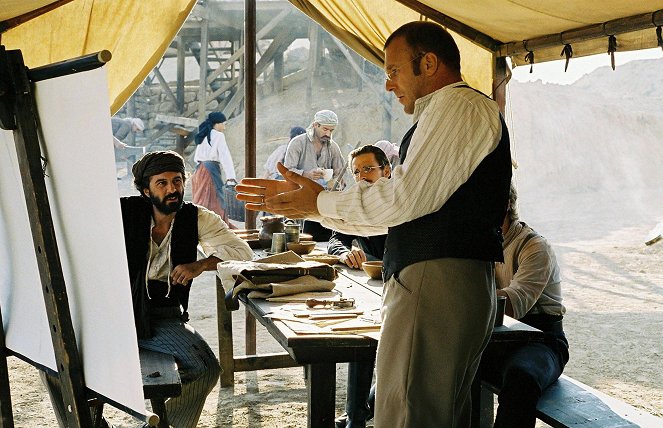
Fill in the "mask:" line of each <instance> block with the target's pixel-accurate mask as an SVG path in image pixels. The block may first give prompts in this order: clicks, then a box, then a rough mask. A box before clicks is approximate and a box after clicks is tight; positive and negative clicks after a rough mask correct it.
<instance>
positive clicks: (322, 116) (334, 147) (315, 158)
mask: <svg viewBox="0 0 663 428" xmlns="http://www.w3.org/2000/svg"><path fill="white" fill-rule="evenodd" d="M337 125H338V116H336V113H334V112H333V111H331V110H320V111H319V112H317V113H316V114H315V116H314V117H313V122H312V123H311V124H310V125H309V126H308V128H306V133H304V134H302V135H298V136H296V137H295V138H293V139H292V140H290V144H288V150H287V151H286V154H285V161H284V162H283V164H284V165H285V167H286V168H288V169H289V170H290V171H294V172H296V173H297V174H301V175H303V176H304V177H306V178H310V179H311V180H313V181H318V180H322V179H323V175H324V171H323V170H324V169H333V170H334V173H333V176H334V178H336V177H340V176H341V174H342V173H343V154H342V153H341V149H340V148H339V147H338V144H336V142H335V141H334V140H333V139H332V133H333V132H334V129H336V126H337ZM323 181H325V182H324V183H321V184H323V185H324V184H326V182H327V181H329V180H323Z"/></svg>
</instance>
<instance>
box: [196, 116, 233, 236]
mask: <svg viewBox="0 0 663 428" xmlns="http://www.w3.org/2000/svg"><path fill="white" fill-rule="evenodd" d="M225 123H226V116H225V115H224V114H223V113H221V112H218V111H215V112H212V113H210V114H209V115H208V116H207V119H206V120H205V121H204V122H203V123H201V124H200V126H199V127H198V134H197V135H196V152H195V153H194V155H193V159H194V161H195V162H196V170H195V171H194V173H193V176H192V177H191V191H192V194H193V196H192V198H191V199H192V201H193V203H194V204H198V205H202V206H204V207H205V208H207V209H209V210H212V211H214V212H215V213H217V214H218V215H220V216H221V218H223V221H225V222H226V223H227V224H228V225H229V226H230V227H231V228H234V226H232V225H231V224H230V222H229V221H228V214H227V213H226V209H225V203H224V202H227V201H224V200H223V187H224V186H225V183H226V182H227V181H228V180H231V181H236V180H237V176H236V175H235V166H234V165H233V158H232V156H231V155H230V150H229V149H228V144H226V137H225V135H224V133H223V132H224V131H225V130H226V124H225ZM221 169H223V176H222V174H221Z"/></svg>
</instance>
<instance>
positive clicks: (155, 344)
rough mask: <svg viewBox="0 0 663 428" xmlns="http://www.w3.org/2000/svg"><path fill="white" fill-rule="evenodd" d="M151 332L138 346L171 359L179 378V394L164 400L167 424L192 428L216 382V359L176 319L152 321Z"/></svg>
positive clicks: (179, 427)
mask: <svg viewBox="0 0 663 428" xmlns="http://www.w3.org/2000/svg"><path fill="white" fill-rule="evenodd" d="M152 331H153V333H154V335H153V336H152V337H151V338H149V339H141V340H139V341H138V346H139V347H140V348H143V349H149V350H150V351H156V352H162V353H164V354H170V355H172V356H174V357H175V361H176V362H177V366H178V369H179V372H180V377H181V379H182V394H181V395H180V396H179V397H174V398H171V399H169V400H168V401H166V412H167V413H168V421H169V423H170V425H172V426H173V428H194V427H195V426H196V425H197V424H198V419H199V418H200V414H201V413H202V412H203V406H204V405H205V399H206V398H207V396H208V395H209V393H210V392H211V391H212V389H214V386H215V385H216V382H217V381H218V380H219V373H220V371H221V370H220V367H219V360H217V358H216V356H215V355H214V352H212V350H211V349H210V347H209V345H208V344H207V342H205V339H203V337H202V336H201V335H200V334H198V333H197V332H196V331H195V330H194V329H193V327H191V326H190V325H189V324H187V323H185V322H183V321H181V320H180V319H179V318H165V319H156V320H155V319H153V320H152Z"/></svg>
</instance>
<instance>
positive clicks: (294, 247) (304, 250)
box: [288, 241, 315, 254]
mask: <svg viewBox="0 0 663 428" xmlns="http://www.w3.org/2000/svg"><path fill="white" fill-rule="evenodd" d="M314 248H315V241H299V242H288V250H290V251H294V252H295V253H297V254H308V253H310V252H311V251H313V249H314Z"/></svg>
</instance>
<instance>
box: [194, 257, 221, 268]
mask: <svg viewBox="0 0 663 428" xmlns="http://www.w3.org/2000/svg"><path fill="white" fill-rule="evenodd" d="M222 261H223V260H221V259H220V258H218V257H216V256H209V257H208V258H206V259H201V260H198V262H197V263H200V264H201V267H202V270H203V271H210V270H216V265H217V264H219V263H221V262H222Z"/></svg>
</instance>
